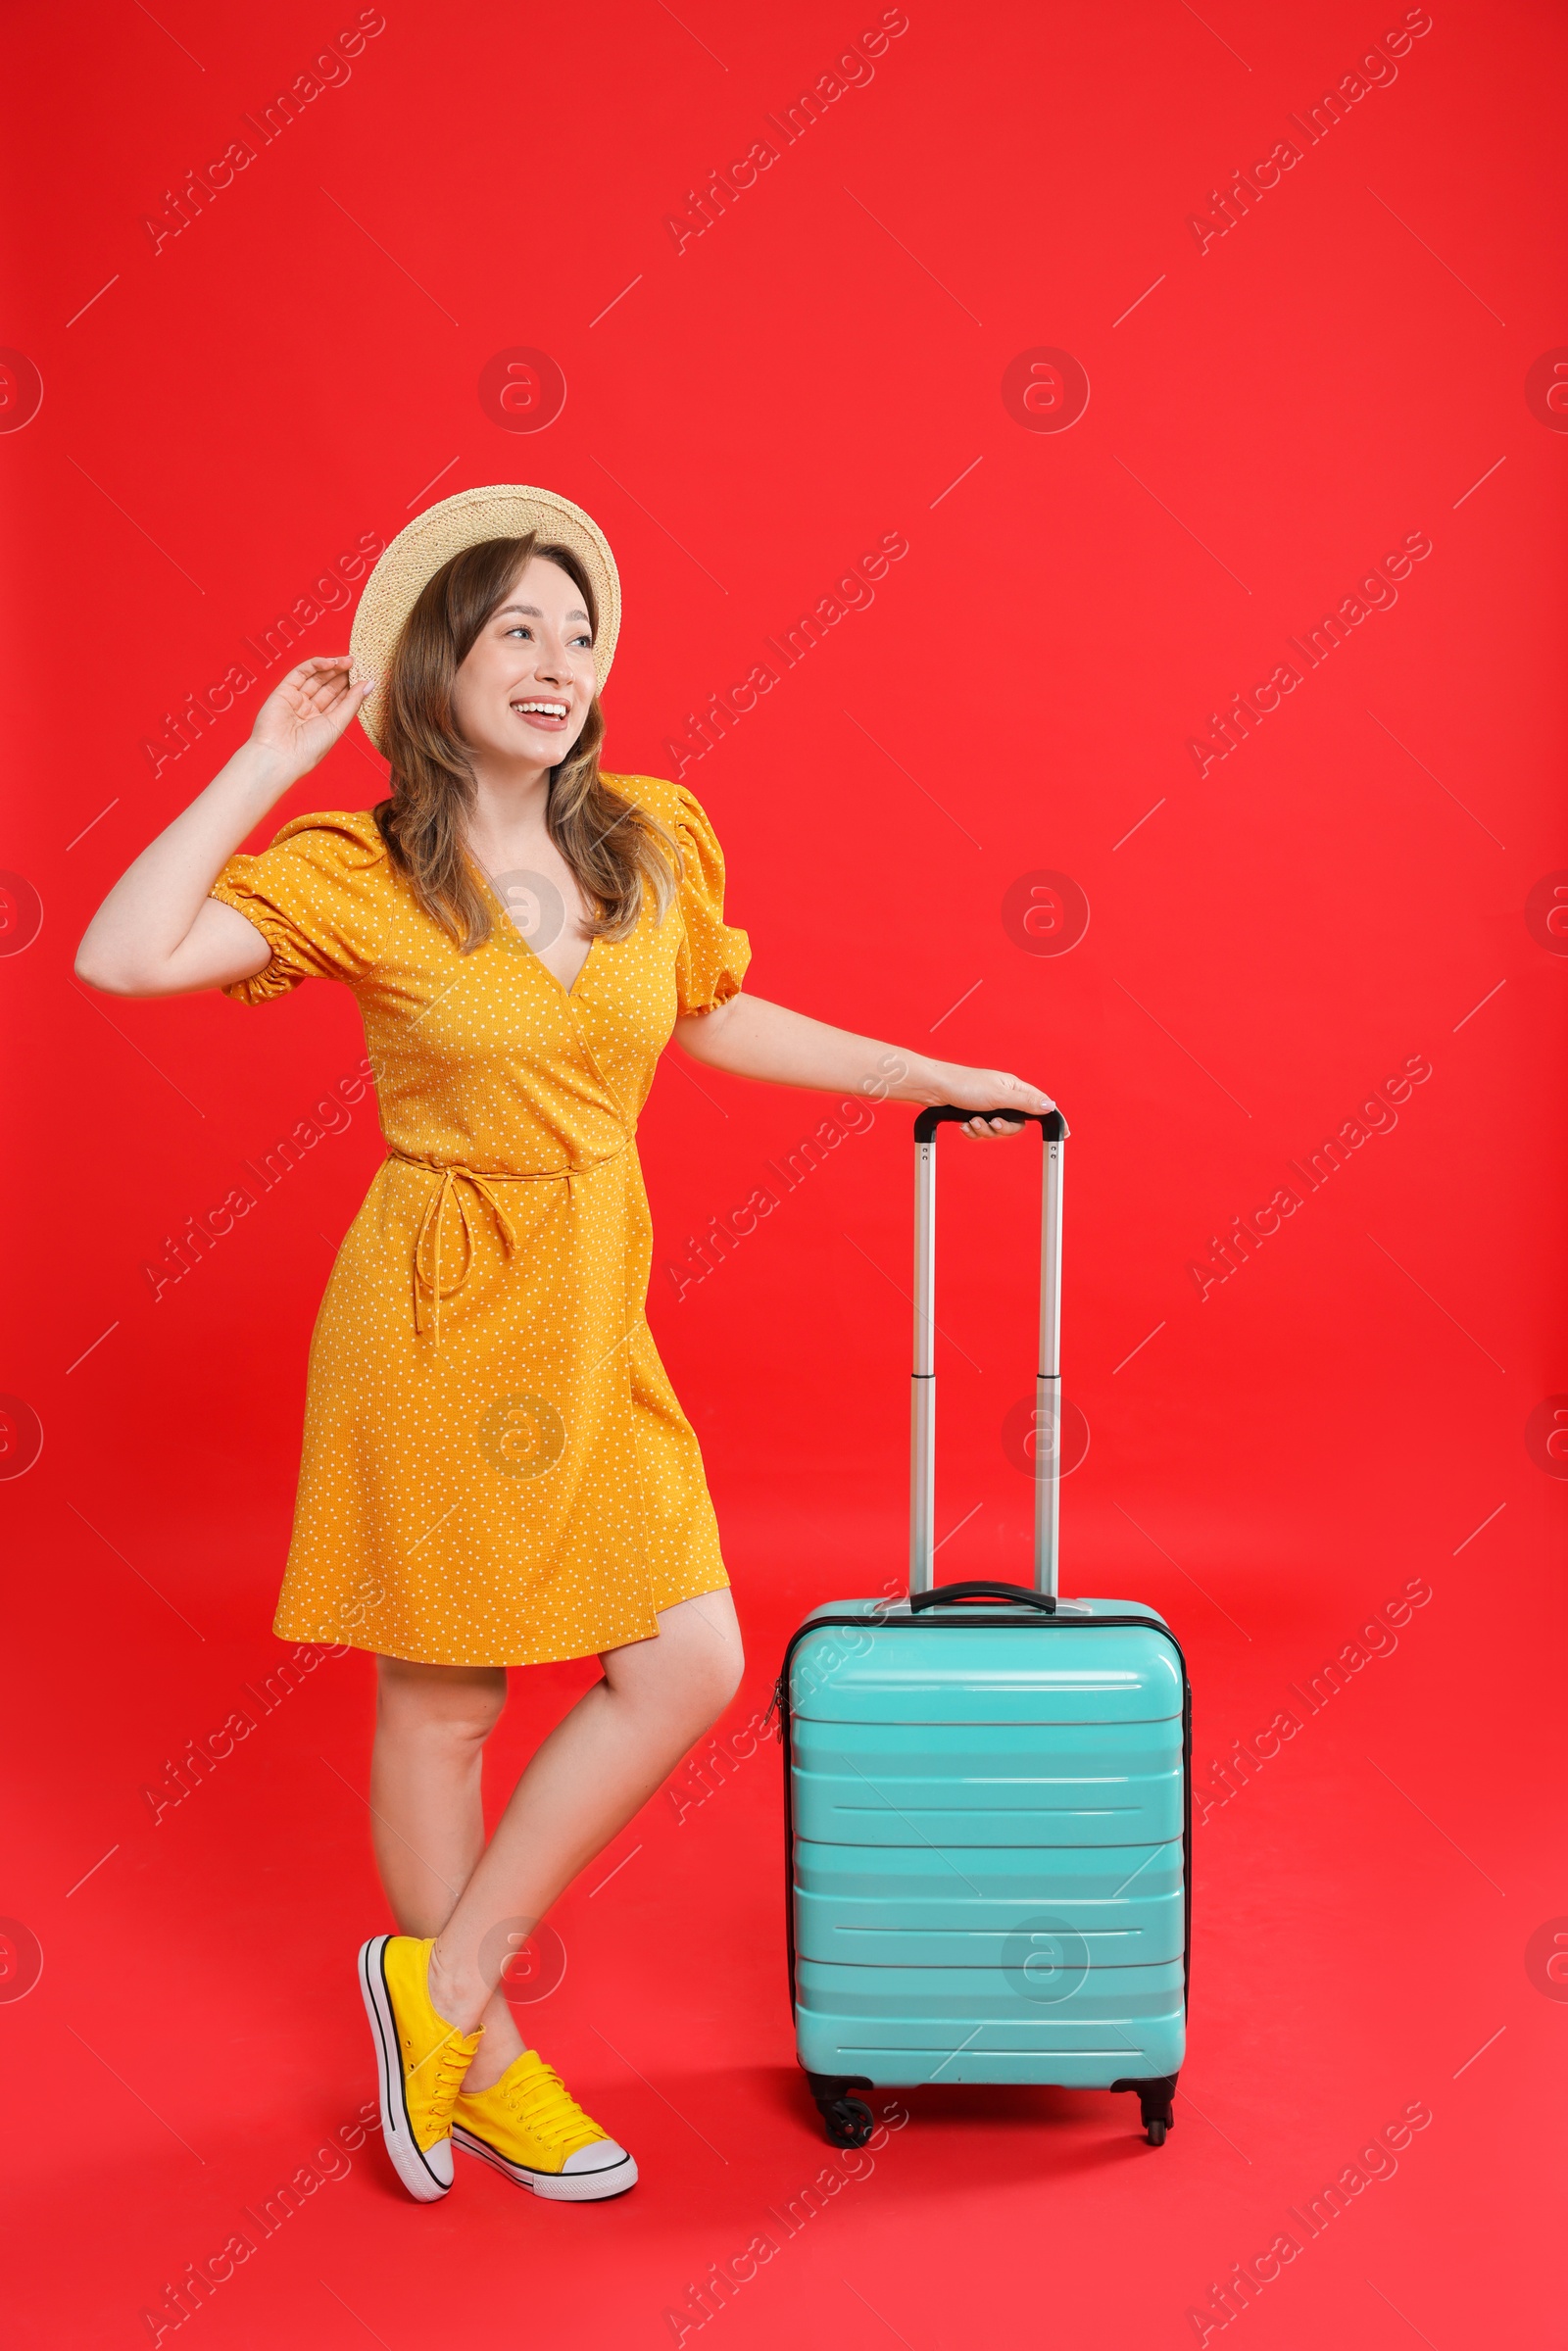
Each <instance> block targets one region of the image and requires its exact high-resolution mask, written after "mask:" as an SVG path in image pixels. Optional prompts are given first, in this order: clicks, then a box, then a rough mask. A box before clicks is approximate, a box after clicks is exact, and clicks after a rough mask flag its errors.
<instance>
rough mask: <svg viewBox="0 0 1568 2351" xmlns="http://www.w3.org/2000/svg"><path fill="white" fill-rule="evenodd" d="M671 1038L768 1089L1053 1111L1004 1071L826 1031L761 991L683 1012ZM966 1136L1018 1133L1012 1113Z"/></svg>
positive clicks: (974, 1123)
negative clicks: (709, 1007)
mask: <svg viewBox="0 0 1568 2351" xmlns="http://www.w3.org/2000/svg"><path fill="white" fill-rule="evenodd" d="M675 1035H676V1037H677V1039H678V1040H679V1042H680V1044H681V1046H682V1047H683V1048H684V1050H685V1051H686V1052H687V1053H690V1054H691V1056H692V1059H693V1060H694V1061H706V1062H707V1063H708V1064H709V1066H710V1068H711V1069H727V1070H728V1071H729V1072H730V1074H731V1075H732V1076H733V1077H738V1078H760V1079H762V1080H763V1081H764V1082H765V1083H767V1084H769V1085H773V1086H812V1087H816V1088H819V1089H820V1090H821V1091H822V1092H823V1093H831V1094H863V1095H865V1096H866V1097H867V1098H868V1099H869V1100H871V1101H873V1102H952V1103H954V1104H955V1106H956V1108H958V1109H960V1110H977V1111H979V1110H996V1109H1002V1108H1004V1107H1010V1108H1012V1109H1014V1110H1015V1111H1030V1110H1054V1108H1055V1106H1056V1105H1055V1103H1054V1102H1053V1101H1052V1099H1051V1097H1050V1095H1049V1094H1042V1093H1041V1091H1040V1089H1039V1087H1038V1086H1031V1085H1029V1084H1028V1083H1027V1081H1026V1080H1025V1079H1023V1078H1015V1077H1014V1076H1013V1075H1012V1074H1011V1072H1010V1071H1008V1070H1005V1069H970V1068H967V1067H966V1066H965V1065H964V1063H962V1062H961V1061H933V1060H932V1059H930V1058H929V1057H928V1056H927V1055H926V1054H924V1053H906V1052H904V1050H903V1049H902V1048H901V1047H899V1046H896V1045H881V1044H879V1043H878V1042H877V1041H876V1039H875V1038H874V1037H857V1036H855V1035H853V1034H852V1032H851V1031H850V1030H848V1029H835V1028H829V1027H828V1025H827V1023H826V1022H825V1021H821V1020H811V1019H809V1018H808V1017H807V1015H806V1014H805V1013H804V1012H792V1011H790V1010H789V1009H788V1007H787V1006H786V1005H784V1004H768V1003H767V1002H766V1000H765V999H764V998H762V997H759V996H744V995H742V996H732V997H731V998H730V999H729V1002H728V1003H727V1004H717V1005H715V1006H714V1008H713V1010H712V1011H711V1012H688V1013H686V1014H684V1015H683V1017H682V1018H681V1019H679V1020H677V1022H676V1023H675ZM962 1131H963V1133H964V1134H966V1135H980V1136H986V1137H989V1136H992V1135H1016V1134H1019V1133H1021V1132H1022V1129H1021V1127H1020V1126H1019V1125H1018V1123H1017V1120H1016V1118H1012V1119H1008V1118H992V1119H986V1118H970V1119H966V1120H965V1121H964V1125H963V1129H962Z"/></svg>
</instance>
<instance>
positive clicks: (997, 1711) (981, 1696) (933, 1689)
mask: <svg viewBox="0 0 1568 2351" xmlns="http://www.w3.org/2000/svg"><path fill="white" fill-rule="evenodd" d="M1063 1635H1064V1638H1062V1639H1059V1640H1058V1639H1056V1638H1054V1637H1048V1638H1047V1639H1046V1640H1045V1641H1041V1640H1040V1639H1039V1637H1038V1633H1037V1632H1035V1631H1034V1630H1033V1629H1032V1628H1030V1627H1028V1626H1021V1627H1020V1626H1017V1625H1008V1624H1005V1623H993V1624H988V1625H985V1626H978V1627H968V1626H965V1627H961V1628H960V1627H958V1626H956V1625H955V1626H951V1627H950V1626H946V1625H940V1624H925V1625H922V1626H921V1627H920V1629H919V1631H918V1632H916V1633H913V1634H912V1635H911V1633H910V1631H909V1630H908V1628H907V1627H906V1626H902V1625H901V1626H894V1625H890V1624H881V1623H877V1622H876V1621H875V1620H872V1621H870V1622H868V1623H866V1624H865V1625H863V1626H861V1625H849V1626H845V1625H823V1626H821V1627H819V1628H815V1629H813V1630H812V1631H811V1632H810V1633H809V1634H808V1635H807V1636H806V1637H805V1639H804V1640H802V1641H800V1642H799V1644H798V1646H797V1647H796V1650H795V1653H794V1656H793V1657H792V1659H791V1663H790V1690H791V1696H790V1703H791V1706H792V1708H793V1709H794V1710H795V1712H796V1713H797V1714H799V1715H801V1716H803V1717H807V1718H809V1719H811V1720H815V1721H818V1722H853V1723H889V1724H901V1725H908V1724H913V1723H1060V1724H1073V1723H1112V1722H1120V1723H1135V1722H1150V1721H1155V1720H1159V1719H1162V1718H1165V1717H1169V1716H1176V1717H1178V1718H1179V1717H1180V1715H1181V1711H1182V1679H1181V1668H1180V1665H1179V1663H1178V1660H1177V1657H1176V1653H1175V1651H1174V1650H1173V1649H1172V1647H1171V1645H1170V1643H1169V1641H1164V1640H1162V1639H1161V1638H1160V1636H1159V1635H1158V1634H1157V1633H1154V1632H1152V1631H1147V1630H1145V1628H1144V1627H1142V1626H1137V1625H1129V1626H1126V1627H1109V1626H1107V1627H1105V1628H1103V1630H1101V1631H1098V1632H1095V1633H1093V1634H1092V1635H1091V1636H1090V1638H1089V1640H1088V1641H1075V1640H1073V1639H1072V1638H1071V1635H1070V1633H1068V1632H1067V1629H1066V1628H1065V1627H1063Z"/></svg>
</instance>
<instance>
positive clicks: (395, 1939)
mask: <svg viewBox="0 0 1568 2351" xmlns="http://www.w3.org/2000/svg"><path fill="white" fill-rule="evenodd" d="M429 1960H430V1943H429V1942H428V1941H423V1940H421V1939H420V1938H419V1937H418V1936H417V1935H371V1937H370V1939H369V1941H368V1943H367V1944H366V1945H365V1946H364V1948H363V1949H362V1950H361V1952H360V1989H361V1990H362V1991H363V1992H364V1994H365V2012H366V2014H367V2016H368V2018H369V2020H370V2033H371V2035H372V2037H373V2039H374V2041H375V2059H376V2070H377V2073H378V2076H379V2079H380V2090H381V2132H382V2136H383V2137H384V2138H385V2140H386V2151H387V2153H388V2154H389V2155H390V2156H391V2158H392V2163H393V2168H394V2169H395V2171H396V2172H397V2176H398V2178H399V2179H400V2180H402V2182H403V2184H404V2186H405V2187H406V2188H407V2189H408V2191H409V2193H410V2195H411V2196H417V2198H418V2200H419V2202H420V2203H421V2204H434V2203H435V2202H436V2201H437V2199H438V2198H439V2197H441V2196H444V2195H445V2194H446V2192H447V2190H448V2188H449V2187H450V2186H451V2185H452V2108H453V2104H454V2102H455V2100H456V2098H457V2095H458V2092H459V2090H460V2089H461V2088H462V2087H463V2077H464V2075H465V2074H466V2072H467V2070H468V2066H469V2064H470V2062H471V2060H472V2057H473V2053H474V2051H475V2049H477V2047H478V2046H479V2043H480V2040H481V2039H482V2038H483V2036H484V2027H483V2026H482V2025H481V2026H480V2028H479V2030H478V2032H477V2033H460V2032H459V2031H458V2029H457V2027H456V2026H455V2025H449V2024H448V2023H447V2021H446V2019H445V2018H444V2017H439V2016H437V2015H436V2012H435V2010H434V2009H433V2008H432V2007H431V2005H430V1993H429V1988H428V1981H427V1979H428V1971H429Z"/></svg>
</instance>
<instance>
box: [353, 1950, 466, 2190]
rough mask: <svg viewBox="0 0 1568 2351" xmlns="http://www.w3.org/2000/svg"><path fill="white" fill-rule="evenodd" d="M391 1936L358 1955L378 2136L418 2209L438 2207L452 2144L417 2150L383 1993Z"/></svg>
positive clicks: (393, 2023)
mask: <svg viewBox="0 0 1568 2351" xmlns="http://www.w3.org/2000/svg"><path fill="white" fill-rule="evenodd" d="M391 1939H392V1937H391V1936H390V1935H371V1937H370V1939H369V1941H368V1943H365V1944H364V1945H362V1947H361V1950H360V1989H361V1991H362V1992H363V1993H364V1995H365V2013H366V2015H367V2016H368V2018H369V2020H370V2037H371V2039H372V2040H373V2041H374V2043H375V2066H376V2077H377V2082H378V2086H379V2090H380V2098H381V2136H382V2138H383V2139H384V2140H385V2142H386V2151H387V2153H388V2155H390V2156H391V2158H392V2168H393V2170H394V2171H395V2172H396V2173H397V2176H398V2178H399V2179H400V2180H402V2182H403V2184H404V2186H405V2187H406V2188H407V2189H408V2191H409V2193H410V2195H411V2196H414V2197H416V2198H417V2200H418V2202H419V2203H421V2204H438V2203H439V2202H440V2200H441V2198H442V2197H443V2196H444V2195H445V2194H446V2193H447V2190H448V2189H449V2188H450V2187H451V2185H452V2176H453V2175H452V2141H451V2140H450V2139H447V2138H438V2139H437V2140H436V2142H435V2145H434V2146H433V2147H420V2146H419V2145H418V2143H417V2140H416V2138H415V2135H414V2124H413V2121H412V2119H411V2117H410V2114H409V2102H408V2098H407V2095H406V2093H405V2090H404V2084H403V2056H402V2051H401V2048H400V2046H399V2042H398V2026H397V2019H396V2017H395V2016H394V2015H393V2013H392V1995H391V1993H390V1992H389V1991H388V1990H387V1985H386V1970H385V1967H384V1965H383V1960H384V1956H385V1952H386V1946H387V1944H388V1943H389V1942H390V1941H391Z"/></svg>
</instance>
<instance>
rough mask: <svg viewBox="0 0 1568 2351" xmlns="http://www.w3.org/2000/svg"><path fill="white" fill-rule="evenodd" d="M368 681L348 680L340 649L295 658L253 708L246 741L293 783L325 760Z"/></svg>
mask: <svg viewBox="0 0 1568 2351" xmlns="http://www.w3.org/2000/svg"><path fill="white" fill-rule="evenodd" d="M374 684H375V680H374V679H373V678H367V679H363V680H361V681H360V682H359V683H358V684H356V683H354V682H353V677H352V668H351V663H350V660H349V656H348V655H347V654H346V653H343V654H329V655H326V656H324V657H323V658H321V659H320V660H318V661H301V663H300V665H299V667H298V668H297V669H291V670H290V671H289V673H288V675H287V677H285V678H283V679H282V680H281V681H280V683H279V684H277V685H276V686H274V687H273V689H272V691H271V693H270V694H269V696H268V697H267V700H266V701H265V702H264V703H263V705H262V707H261V709H260V710H258V711H257V713H256V723H255V725H254V726H253V727H252V728H251V741H252V743H254V744H255V745H256V747H257V749H258V750H259V751H264V752H266V753H267V754H268V756H269V758H270V759H273V760H275V761H276V762H277V765H278V767H279V770H280V772H281V773H282V774H285V775H286V776H287V777H288V780H289V782H290V783H297V782H298V781H299V779H300V777H301V776H302V775H309V774H310V772H311V769H312V768H313V767H315V766H317V765H318V764H319V762H320V761H321V760H322V759H325V757H326V755H327V753H328V752H329V751H330V750H331V748H332V746H333V744H334V743H335V742H336V741H337V739H338V737H339V735H341V734H342V732H343V730H344V728H345V727H346V726H347V725H348V723H349V720H350V719H351V718H353V717H354V716H355V715H356V714H357V713H358V711H359V710H360V709H361V707H362V706H363V704H364V702H365V698H366V696H367V695H368V693H370V691H371V690H372V688H373V686H374Z"/></svg>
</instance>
